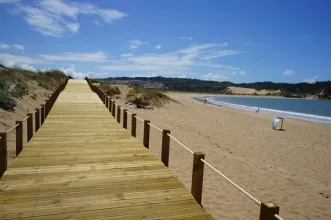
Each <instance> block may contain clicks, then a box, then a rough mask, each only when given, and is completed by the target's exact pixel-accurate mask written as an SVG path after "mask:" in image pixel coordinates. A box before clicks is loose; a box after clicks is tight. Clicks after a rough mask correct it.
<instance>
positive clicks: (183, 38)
mask: <svg viewBox="0 0 331 220" xmlns="http://www.w3.org/2000/svg"><path fill="white" fill-rule="evenodd" d="M180 39H182V40H193V38H192V37H181V38H180Z"/></svg>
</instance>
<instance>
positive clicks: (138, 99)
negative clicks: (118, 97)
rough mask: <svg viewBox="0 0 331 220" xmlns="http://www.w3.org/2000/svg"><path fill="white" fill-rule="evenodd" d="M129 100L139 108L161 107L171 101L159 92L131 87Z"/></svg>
mask: <svg viewBox="0 0 331 220" xmlns="http://www.w3.org/2000/svg"><path fill="white" fill-rule="evenodd" d="M127 100H128V101H129V102H132V103H134V104H136V105H137V107H138V108H141V107H144V106H149V105H152V106H157V107H161V106H163V105H164V104H165V103H168V102H169V101H170V100H171V99H170V98H169V97H168V96H166V95H165V94H163V93H161V92H159V91H157V90H151V89H144V88H141V87H138V86H131V89H130V91H129V93H128V95H127Z"/></svg>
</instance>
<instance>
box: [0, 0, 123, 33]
mask: <svg viewBox="0 0 331 220" xmlns="http://www.w3.org/2000/svg"><path fill="white" fill-rule="evenodd" d="M0 1H1V2H2V3H18V1H15V2H14V1H8V0H0ZM16 11H18V12H19V13H21V14H23V16H24V19H25V20H26V22H27V23H28V24H29V25H30V26H31V27H32V29H33V30H36V31H38V32H39V33H41V34H43V35H46V36H52V37H61V36H63V35H64V34H65V33H67V32H69V33H77V32H78V31H79V28H80V24H79V23H78V22H77V19H78V16H79V15H90V16H91V15H94V16H98V17H99V18H100V20H102V21H103V22H104V23H112V22H114V21H118V20H121V19H123V18H125V17H127V14H126V13H124V12H120V11H117V10H114V9H103V8H99V7H97V6H95V5H92V4H89V3H81V2H79V3H78V2H73V1H68V0H40V1H39V2H38V4H34V5H33V4H30V5H28V4H16Z"/></svg>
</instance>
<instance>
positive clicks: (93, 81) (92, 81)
mask: <svg viewBox="0 0 331 220" xmlns="http://www.w3.org/2000/svg"><path fill="white" fill-rule="evenodd" d="M89 80H90V82H91V83H100V82H99V81H98V80H96V79H89Z"/></svg>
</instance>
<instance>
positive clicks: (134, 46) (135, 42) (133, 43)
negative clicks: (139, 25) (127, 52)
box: [129, 40, 148, 50]
mask: <svg viewBox="0 0 331 220" xmlns="http://www.w3.org/2000/svg"><path fill="white" fill-rule="evenodd" d="M144 44H148V42H143V41H141V40H130V41H129V48H130V49H133V50H134V49H137V48H139V47H140V46H142V45H144Z"/></svg>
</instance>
